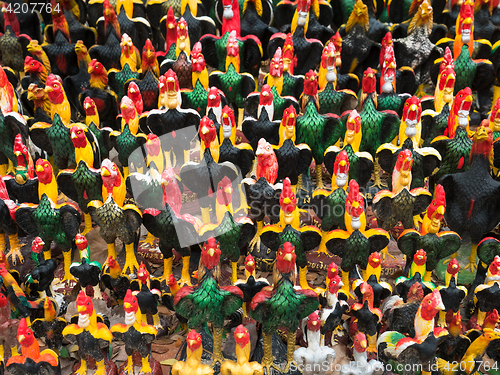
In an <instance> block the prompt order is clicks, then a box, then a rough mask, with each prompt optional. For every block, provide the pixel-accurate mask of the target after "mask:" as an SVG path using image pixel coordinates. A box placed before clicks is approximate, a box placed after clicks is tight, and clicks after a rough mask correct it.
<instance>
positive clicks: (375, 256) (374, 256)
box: [368, 251, 382, 268]
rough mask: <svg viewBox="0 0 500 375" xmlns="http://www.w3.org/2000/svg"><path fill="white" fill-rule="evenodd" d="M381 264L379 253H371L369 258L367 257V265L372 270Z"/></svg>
mask: <svg viewBox="0 0 500 375" xmlns="http://www.w3.org/2000/svg"><path fill="white" fill-rule="evenodd" d="M381 262H382V260H381V258H380V253H379V252H378V251H375V252H373V253H371V254H370V256H369V257H368V264H369V265H370V266H371V267H372V268H378V267H380V265H381Z"/></svg>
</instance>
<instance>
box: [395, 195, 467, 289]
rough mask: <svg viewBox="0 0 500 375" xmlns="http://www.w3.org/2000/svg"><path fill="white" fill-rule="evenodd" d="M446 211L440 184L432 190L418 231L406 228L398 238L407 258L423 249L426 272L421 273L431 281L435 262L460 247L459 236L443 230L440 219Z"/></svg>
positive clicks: (400, 247) (399, 245) (426, 279)
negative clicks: (430, 199)
mask: <svg viewBox="0 0 500 375" xmlns="http://www.w3.org/2000/svg"><path fill="white" fill-rule="evenodd" d="M445 211H446V197H445V194H444V189H443V187H442V186H441V185H437V186H436V189H435V191H434V199H433V200H432V202H431V204H430V205H429V207H428V208H427V212H426V213H425V216H424V219H423V221H422V227H421V230H420V232H417V231H416V230H414V229H407V230H405V231H404V232H403V233H401V235H400V236H399V238H398V247H399V249H400V250H401V252H402V253H403V254H405V255H406V256H407V259H412V258H413V255H414V254H415V253H416V252H417V251H418V250H419V249H423V250H424V251H425V252H426V253H427V263H426V266H427V272H426V274H425V275H422V277H423V279H424V280H425V281H431V273H432V271H433V270H434V269H435V268H436V266H437V263H438V262H439V261H440V260H441V259H443V258H447V257H448V256H450V255H452V254H453V253H455V252H456V251H457V250H458V249H459V247H460V236H458V234H456V233H455V232H452V231H443V232H440V229H441V221H442V220H443V216H444V213H445Z"/></svg>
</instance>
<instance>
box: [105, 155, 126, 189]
mask: <svg viewBox="0 0 500 375" xmlns="http://www.w3.org/2000/svg"><path fill="white" fill-rule="evenodd" d="M101 177H102V183H103V185H104V186H105V187H106V188H107V189H108V191H109V190H112V189H113V188H114V187H118V186H121V184H122V179H123V178H122V175H121V173H120V170H119V169H118V167H117V166H116V164H115V163H113V162H112V161H111V160H109V159H104V160H103V161H102V164H101Z"/></svg>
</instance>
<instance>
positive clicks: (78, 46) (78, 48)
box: [75, 40, 89, 60]
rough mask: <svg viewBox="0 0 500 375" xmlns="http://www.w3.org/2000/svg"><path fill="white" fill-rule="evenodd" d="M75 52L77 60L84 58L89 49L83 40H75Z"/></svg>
mask: <svg viewBox="0 0 500 375" xmlns="http://www.w3.org/2000/svg"><path fill="white" fill-rule="evenodd" d="M75 53H76V57H77V58H78V60H85V59H86V58H87V55H88V54H89V51H88V49H87V46H86V45H85V44H84V43H83V40H77V41H76V43H75Z"/></svg>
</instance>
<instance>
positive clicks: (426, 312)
mask: <svg viewBox="0 0 500 375" xmlns="http://www.w3.org/2000/svg"><path fill="white" fill-rule="evenodd" d="M424 1H425V0H424ZM444 308H445V307H444V305H443V301H442V300H441V295H440V294H439V292H438V291H437V290H434V292H432V293H430V294H428V295H427V296H425V297H424V299H423V300H422V303H421V304H420V306H419V308H418V311H417V315H416V317H415V323H414V325H415V336H414V337H413V338H411V337H406V336H405V335H403V334H402V333H399V332H397V331H386V332H384V333H383V334H381V335H380V337H379V338H378V340H377V349H378V350H377V353H378V359H379V360H380V361H381V362H383V363H385V364H387V363H388V362H389V361H391V360H392V361H397V362H398V363H401V364H403V366H404V364H407V363H411V364H414V363H418V364H421V365H422V374H423V375H430V374H431V367H433V366H434V363H435V361H436V357H435V353H436V349H437V345H438V338H439V337H440V336H442V335H443V334H447V332H448V331H447V330H446V329H444V328H435V327H434V317H435V316H436V314H437V313H438V312H439V311H440V310H444Z"/></svg>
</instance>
